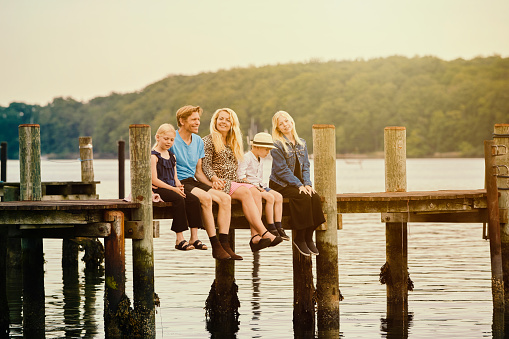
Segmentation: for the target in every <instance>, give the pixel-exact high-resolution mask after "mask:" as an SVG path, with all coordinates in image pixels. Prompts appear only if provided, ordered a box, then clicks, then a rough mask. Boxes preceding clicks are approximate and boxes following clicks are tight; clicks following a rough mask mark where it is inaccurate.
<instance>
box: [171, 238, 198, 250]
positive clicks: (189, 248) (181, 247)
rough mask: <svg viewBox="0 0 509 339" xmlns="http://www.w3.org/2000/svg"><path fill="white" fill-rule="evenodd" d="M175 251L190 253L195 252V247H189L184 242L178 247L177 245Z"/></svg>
mask: <svg viewBox="0 0 509 339" xmlns="http://www.w3.org/2000/svg"><path fill="white" fill-rule="evenodd" d="M175 249H177V250H180V251H190V250H194V247H193V245H189V243H188V242H187V241H186V240H182V241H181V242H180V243H179V244H178V245H175Z"/></svg>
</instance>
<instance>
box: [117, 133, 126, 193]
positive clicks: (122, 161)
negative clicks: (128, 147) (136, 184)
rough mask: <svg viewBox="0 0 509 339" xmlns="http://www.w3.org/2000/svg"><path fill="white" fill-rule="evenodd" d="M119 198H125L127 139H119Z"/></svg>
mask: <svg viewBox="0 0 509 339" xmlns="http://www.w3.org/2000/svg"><path fill="white" fill-rule="evenodd" d="M118 198H119V199H124V198H125V141H124V140H119V141H118Z"/></svg>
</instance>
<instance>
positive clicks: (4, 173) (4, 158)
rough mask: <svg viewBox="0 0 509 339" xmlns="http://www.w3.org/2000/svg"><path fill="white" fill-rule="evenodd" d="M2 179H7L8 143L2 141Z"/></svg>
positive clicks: (0, 150) (0, 178)
mask: <svg viewBox="0 0 509 339" xmlns="http://www.w3.org/2000/svg"><path fill="white" fill-rule="evenodd" d="M0 181H3V182H6V181H7V143H6V142H5V141H2V143H1V146H0Z"/></svg>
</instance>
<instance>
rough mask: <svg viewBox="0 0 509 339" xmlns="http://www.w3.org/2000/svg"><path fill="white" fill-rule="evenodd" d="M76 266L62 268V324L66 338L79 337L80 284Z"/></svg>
mask: <svg viewBox="0 0 509 339" xmlns="http://www.w3.org/2000/svg"><path fill="white" fill-rule="evenodd" d="M78 273H79V272H78V267H77V265H76V266H71V267H64V268H63V269H62V283H63V288H62V293H63V296H64V324H65V336H66V338H79V337H81V321H80V286H79V274H78Z"/></svg>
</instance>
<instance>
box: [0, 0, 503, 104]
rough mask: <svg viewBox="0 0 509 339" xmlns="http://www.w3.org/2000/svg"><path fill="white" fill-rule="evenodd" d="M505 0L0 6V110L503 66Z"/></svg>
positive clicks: (34, 0) (6, 2)
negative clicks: (249, 75) (397, 67)
mask: <svg viewBox="0 0 509 339" xmlns="http://www.w3.org/2000/svg"><path fill="white" fill-rule="evenodd" d="M508 18H509V0H306V1H304V0H254V1H244V0H144V1H141V0H122V1H121V0H115V1H112V0H101V1H99V0H87V1H85V0H44V1H41V0H0V46H1V50H0V105H2V106H7V105H8V104H9V103H10V102H13V101H22V102H26V103H29V104H42V105H45V104H47V103H48V102H50V101H52V99H53V98H54V97H58V96H64V97H67V96H71V97H73V98H74V99H76V100H80V101H81V100H89V99H91V98H94V97H96V96H105V95H109V94H110V93H111V92H118V93H125V92H132V91H138V90H142V89H143V88H144V87H145V86H147V85H149V84H151V83H153V82H155V81H158V80H161V79H163V78H165V77H166V76H168V75H171V74H188V75H192V74H197V73H200V72H208V71H212V72H213V71H217V70H219V69H230V68H232V67H246V66H250V65H255V66H262V65H267V64H277V63H288V62H305V61H309V60H310V59H319V60H322V61H328V60H353V59H356V58H363V59H372V58H377V57H386V56H390V55H395V54H397V55H403V56H408V57H414V56H424V55H433V56H437V57H439V58H442V59H446V60H452V59H456V58H464V59H471V58H474V57H476V56H491V55H493V54H499V55H501V56H502V57H508V56H509V19H508Z"/></svg>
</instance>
